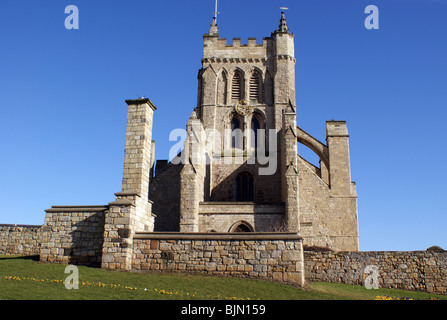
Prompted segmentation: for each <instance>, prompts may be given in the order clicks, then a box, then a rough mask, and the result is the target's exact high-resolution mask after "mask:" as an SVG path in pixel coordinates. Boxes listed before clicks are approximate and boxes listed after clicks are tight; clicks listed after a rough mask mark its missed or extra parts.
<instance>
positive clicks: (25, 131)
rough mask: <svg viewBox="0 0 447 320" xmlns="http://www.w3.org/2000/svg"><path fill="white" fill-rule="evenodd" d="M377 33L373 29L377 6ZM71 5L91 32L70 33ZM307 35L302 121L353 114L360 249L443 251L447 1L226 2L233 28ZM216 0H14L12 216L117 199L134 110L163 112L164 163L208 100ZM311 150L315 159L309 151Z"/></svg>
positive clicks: (245, 33)
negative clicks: (209, 37)
mask: <svg viewBox="0 0 447 320" xmlns="http://www.w3.org/2000/svg"><path fill="white" fill-rule="evenodd" d="M370 4H372V5H376V6H377V7H378V9H379V30H367V29H366V28H365V27H364V20H365V18H366V17H367V14H365V13H364V9H365V7H366V6H367V5H370ZM68 5H76V6H77V7H78V8H79V18H80V25H79V30H67V29H65V27H64V21H65V18H66V17H67V14H65V13H64V9H65V7H66V6H68ZM280 7H288V8H289V10H287V11H286V18H287V22H288V24H289V28H290V31H291V32H292V33H294V34H295V56H296V92H297V94H296V98H297V105H298V111H297V112H298V125H299V126H300V127H302V128H303V129H304V130H306V131H307V132H309V133H310V134H312V135H314V136H315V137H316V138H317V139H319V140H321V141H323V142H325V121H326V120H331V119H335V120H346V121H347V125H348V130H349V133H350V148H351V150H350V151H351V152H350V155H351V173H352V179H353V180H354V181H356V183H357V192H358V195H359V199H358V206H359V209H358V210H359V212H358V214H359V231H360V249H361V250H423V249H426V248H427V247H429V246H431V245H439V246H441V247H443V248H444V249H447V237H446V232H445V230H446V228H447V209H446V205H445V198H446V196H447V194H446V191H447V190H446V187H445V182H446V181H447V174H446V171H445V169H444V165H445V163H446V160H445V159H446V157H447V151H446V149H445V148H444V143H445V141H446V137H447V134H446V130H445V125H444V121H445V119H446V117H447V111H446V107H447V72H446V71H447V60H446V57H447V26H446V22H445V18H446V16H447V1H443V0H370V1H362V0H349V1H348V0H330V1H329V0H327V1H321V0H312V1H311V0H302V1H296V0H295V1H291V0H281V1H277V0H269V1H267V0H258V1H253V0H239V1H234V0H220V1H219V12H221V14H220V15H219V17H218V26H219V31H220V36H221V37H226V38H227V39H228V41H229V42H231V39H232V38H233V37H240V38H242V42H243V43H246V39H247V38H248V37H256V38H257V39H258V42H259V43H260V42H261V41H262V37H268V36H270V33H271V32H272V31H274V30H275V29H276V28H277V27H278V25H279V18H280V12H281V10H280ZM213 11H214V1H213V0H206V1H205V0H202V1H178V0H174V1H143V0H130V1H125V2H124V1H110V0H108V1H105V0H95V1H87V0H84V1H79V0H78V1H77V0H66V1H62V0H57V1H56V0H45V1H31V0H27V1H24V0H14V1H12V0H3V1H2V2H1V4H0V40H1V50H0V101H1V102H0V114H1V117H0V148H1V150H2V155H3V156H2V157H0V173H1V183H0V197H1V200H2V206H1V209H0V223H18V224H42V223H43V221H44V217H45V212H44V210H45V209H47V208H49V207H51V206H52V205H91V204H106V203H108V202H111V201H113V200H114V199H115V198H114V193H115V192H118V191H120V190H121V179H122V165H123V160H124V139H125V129H126V128H125V126H126V112H127V105H126V104H125V102H124V100H125V99H132V98H137V97H138V96H146V97H149V98H150V99H151V100H152V101H153V102H154V104H155V105H156V106H157V107H158V110H157V111H156V112H155V123H154V128H153V129H154V132H153V138H154V139H155V140H156V158H157V159H167V158H168V154H169V149H170V147H171V146H172V145H173V144H174V142H170V141H169V133H170V131H171V130H173V129H176V128H185V124H186V122H187V120H188V118H189V116H190V114H191V112H192V110H193V108H194V107H195V106H196V97H197V91H196V90H197V72H198V70H199V69H200V67H201V65H200V59H201V57H202V35H203V34H204V33H206V32H207V31H208V30H209V25H210V23H211V18H212V12H213ZM299 152H300V153H302V154H303V155H304V156H305V157H307V158H309V159H310V160H311V161H313V162H315V161H316V160H315V159H316V157H315V156H314V155H312V154H311V153H310V152H309V151H308V150H306V148H305V147H301V145H300V146H299Z"/></svg>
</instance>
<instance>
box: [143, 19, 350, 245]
mask: <svg viewBox="0 0 447 320" xmlns="http://www.w3.org/2000/svg"><path fill="white" fill-rule="evenodd" d="M197 96H198V99H197V106H196V108H194V110H193V111H192V114H191V117H190V119H189V121H188V122H187V124H186V132H187V138H186V140H185V144H184V148H183V150H182V151H181V153H179V155H178V156H177V157H176V158H174V159H172V160H171V161H168V160H158V161H157V162H156V165H155V166H154V167H153V169H152V170H151V173H150V183H149V199H150V200H151V202H152V212H153V214H154V215H155V216H156V218H155V221H154V231H158V232H164V231H180V232H218V233H226V232H230V233H231V232H281V231H282V232H296V233H299V235H300V236H301V237H302V238H303V244H304V245H307V246H321V247H328V248H331V249H334V250H347V251H356V250H358V221H357V194H356V187H355V183H354V182H352V181H351V173H350V158H349V135H348V130H347V126H346V122H345V121H334V120H332V121H327V122H326V142H325V143H323V142H321V141H318V140H317V139H315V138H314V137H312V136H311V135H310V134H309V133H307V132H306V131H304V130H303V129H302V128H300V127H299V126H297V112H296V104H295V103H296V102H295V101H296V97H295V96H296V94H295V56H294V35H293V33H291V32H290V31H289V28H288V25H287V22H286V19H285V16H284V13H282V14H281V19H280V24H279V27H278V29H277V30H275V31H274V32H272V33H271V35H270V37H265V38H263V39H262V43H258V42H257V40H256V38H248V41H247V43H246V44H242V42H241V39H240V38H233V41H232V43H231V44H228V43H227V40H226V39H225V38H220V37H219V30H218V26H217V23H216V18H214V19H213V22H212V24H211V27H210V30H209V32H208V33H206V34H204V35H203V57H202V68H201V69H200V70H199V72H198V95H197ZM299 144H303V145H305V146H307V147H308V148H310V149H311V150H312V151H314V152H315V153H316V154H317V155H318V157H319V159H320V161H319V166H318V167H317V166H315V165H313V164H311V163H310V162H308V161H306V160H305V159H304V158H302V157H301V156H300V154H299Z"/></svg>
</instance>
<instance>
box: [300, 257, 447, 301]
mask: <svg viewBox="0 0 447 320" xmlns="http://www.w3.org/2000/svg"><path fill="white" fill-rule="evenodd" d="M304 260H305V274H306V279H307V280H310V281H322V282H333V283H346V284H355V285H364V283H365V279H366V278H367V277H368V276H370V275H371V276H373V272H372V269H371V267H369V269H366V267H367V266H375V267H377V269H376V270H377V271H378V277H377V280H378V285H379V287H380V288H392V289H405V290H416V291H424V292H430V293H437V294H447V252H444V253H437V252H430V251H363V252H309V251H305V252H304ZM369 279H371V278H369Z"/></svg>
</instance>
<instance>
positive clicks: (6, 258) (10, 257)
mask: <svg viewBox="0 0 447 320" xmlns="http://www.w3.org/2000/svg"><path fill="white" fill-rule="evenodd" d="M39 258H40V256H39V255H34V256H0V260H12V259H18V260H33V261H39Z"/></svg>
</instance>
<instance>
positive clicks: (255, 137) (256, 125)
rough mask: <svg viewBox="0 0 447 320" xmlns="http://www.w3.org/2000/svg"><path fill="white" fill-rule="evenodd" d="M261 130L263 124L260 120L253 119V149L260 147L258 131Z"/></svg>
mask: <svg viewBox="0 0 447 320" xmlns="http://www.w3.org/2000/svg"><path fill="white" fill-rule="evenodd" d="M259 129H261V124H260V123H259V120H258V118H256V117H253V118H252V119H251V134H252V136H251V146H252V147H253V148H255V149H256V148H257V147H258V130H259Z"/></svg>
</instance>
